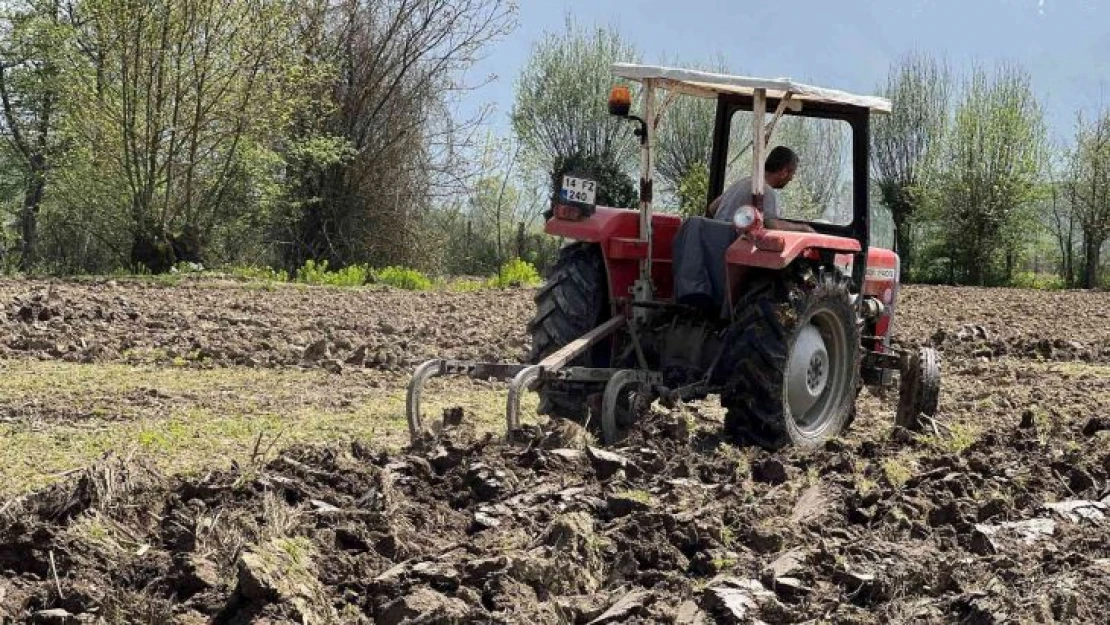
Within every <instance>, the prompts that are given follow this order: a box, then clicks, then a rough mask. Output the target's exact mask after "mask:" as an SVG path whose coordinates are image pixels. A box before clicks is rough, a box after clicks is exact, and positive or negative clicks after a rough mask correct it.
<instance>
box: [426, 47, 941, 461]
mask: <svg viewBox="0 0 1110 625" xmlns="http://www.w3.org/2000/svg"><path fill="white" fill-rule="evenodd" d="M613 72H614V74H615V75H616V76H618V77H620V78H623V79H626V80H628V81H635V82H638V83H640V86H641V98H642V103H641V111H640V116H634V115H631V95H630V92H629V90H628V89H627V87H617V88H615V89H614V90H613V93H612V95H611V96H610V101H609V110H610V113H611V114H613V115H617V116H619V117H622V118H625V119H628V120H630V121H632V122H635V123H636V125H637V127H636V129H635V132H636V134H637V136H639V137H640V142H641V175H640V207H639V210H638V211H636V210H627V209H617V208H607V207H603V206H595V202H594V200H595V198H596V196H597V192H598V188H597V183H596V182H595V181H594V180H593V179H591V178H590V173H589V172H581V173H579V172H570V173H568V175H566V176H564V177H563V185H562V189H561V192H560V193H559V194H558V196H557V197H556V198H555V199H554V200H553V204H552V208H551V210H550V211H549V213H548V220H547V223H546V226H545V230H546V232H547V233H548V234H551V235H554V236H559V237H562V238H564V239H570V240H571V241H572V242H571V243H569V244H568V245H566V246H565V247H563V248H562V250H561V251H560V254H559V258H558V260H557V262H556V263H555V265H554V267H553V268H552V270H551V271H550V273H549V275H548V279H547V282H546V283H545V284H544V286H543V287H542V288H541V289H540V290H539V291H538V292H537V294H536V296H535V301H536V308H537V310H536V315H535V317H534V319H533V320H532V321H531V323H530V324H529V331H530V332H531V335H532V358H531V363H530V364H502V363H475V362H461V361H451V360H432V361H429V362H426V363H424V364H423V365H421V366H420V367H419V368H418V369H417V371H416V373H415V375H414V377H413V380H412V382H411V383H410V385H409V393H408V406H407V410H408V420H409V426H410V433H411V434H412V436H413V437H414V438H415V437H417V436H419V435H420V434H421V433H422V431H423V429H422V426H421V414H420V396H421V391H422V389H423V386H424V383H425V381H426V380H427V379H428V378H430V377H433V376H436V375H448V374H460V375H470V376H472V377H476V378H483V379H491V378H492V379H505V380H508V379H511V380H512V382H511V384H510V388H509V400H508V407H507V411H506V413H507V415H506V416H507V422H508V423H507V425H508V428H509V430H510V431H511V430H513V429H515V428H517V427H518V426H519V412H520V408H519V404H520V396H521V394H522V393H523V392H524V391H525V390H528V389H531V390H535V391H537V392H538V393H539V394H540V398H541V401H540V412H541V413H546V414H551V415H557V416H561V417H566V418H571V419H575V420H578V421H584V422H592V423H595V424H598V425H600V429H601V431H602V434H603V436H604V439H605V441H606V442H607V443H612V442H614V441H616V440H618V438H619V436H620V434H621V431H622V428H624V427H627V426H629V425H631V424H632V423H634V421H635V419H636V416H637V415H638V414H640V413H641V412H642V411H643V410H644V409H645V408H646V407H647V406H650V405H651V403H652V402H654V401H656V400H661V401H662V402H663V403H665V404H667V405H671V404H673V403H675V402H679V401H689V400H694V399H700V398H704V397H707V396H708V395H711V394H716V395H719V397H720V399H721V404H722V406H723V407H724V408H725V410H726V419H725V427H726V429H727V430H728V431H729V432H730V433H732V434H735V435H736V436H738V437H740V438H742V439H744V440H746V441H750V442H753V443H756V444H758V445H761V446H763V447H766V448H770V449H777V448H781V447H784V446H787V445H795V446H799V447H807V448H808V447H815V446H818V445H821V444H823V443H824V442H825V441H826V440H828V439H829V438H831V437H834V436H836V435H838V434H839V433H840V432H841V431H842V430H844V428H845V427H847V426H848V424H849V423H850V422H851V420H852V418H853V416H854V415H855V402H856V396H857V394H858V392H859V390H860V389H861V388H862V386H863V385H864V384H868V385H873V386H888V385H891V384H892V383H893V381H894V377H895V376H894V374H895V373H898V374H899V376H898V377H899V379H900V397H899V404H898V413H897V415H898V416H897V423H898V424H899V425H901V426H904V427H908V428H917V427H919V426H920V425H921V424H922V423H923V422H925V421H926V420H927V419H928V417H929V416H931V415H933V414H935V411H936V408H937V401H938V394H939V386H940V375H939V368H938V367H939V365H938V357H937V354H936V353H935V352H934V351H933V350H932V349H929V348H922V349H919V350H916V351H914V352H913V353H907V352H900V351H898V350H895V349H894V348H892V346H891V331H892V325H893V321H894V311H895V301H896V298H897V295H898V285H899V282H898V276H899V260H898V256H897V254H895V253H894V252H893V251H891V250H888V249H882V248H878V247H872V246H871V245H870V241H871V229H870V210H869V197H870V185H869V181H868V173H869V167H868V165H869V163H868V149H869V145H870V140H869V125H870V117H871V115H872V114H882V113H889V111H890V102H889V101H887V100H885V99H882V98H876V97H868V96H857V95H852V94H849V93H845V92H842V91H836V90H831V89H823V88H818V87H813V86H809V85H804V84H799V83H796V82H793V81H790V80H786V79H771V80H769V79H758V78H749V77H741V76H728V75H722V74H712V73H706V72H700V71H692V70H682V69H672V68H664V67H648V66H641V65H627V64H617V65H615V66H614V68H613ZM664 92H665V94H666V97H665V99H662V101H661V102H660V101H659V100H660V98H659V96H660V95H662V93H664ZM679 95H687V96H694V97H700V98H711V99H713V100H715V101H716V111H717V113H716V123H715V127H714V128H713V149H712V157H711V159H710V162H709V192H708V197H707V198H706V201H707V204H708V203H709V202H710V201H711V200H713V199H715V198H717V197H719V196H720V195H721V194H722V192H723V190H724V187H725V179H726V177H728V176H730V175H731V174H732V173H733V172H732V171H731V168H732V166H733V165H734V164H735V163H736V162H737V160H739V159H740V158H746V159H747V160H748V161H750V173H751V181H752V184H751V187H752V190H753V193H752V194H751V202H750V203H747V204H745V205H744V206H741V207H740V208H739V209H738V210H736V211H735V215H734V217H733V218H732V220H731V223H730V222H725V221H721V220H718V219H713V218H712V217H711V216H708V215H707V216H704V217H703V216H695V217H688V218H685V219H684V218H682V217H680V216H679V215H676V214H670V213H655V212H654V211H653V204H652V201H653V197H652V195H653V184H652V182H653V177H654V171H655V163H654V159H655V157H656V156H655V151H654V143H655V133H656V128H657V126H658V124H659V123H660V121H661V119H662V118H663V117H664V115H665V112H666V109H667V108H668V107H669V106H670V104H671V103H672V101H673V99H674V98H675V97H677V96H679ZM811 121H812V122H814V123H817V124H832V125H835V127H836V128H839V129H841V130H842V133H841V134H842V140H836V141H832V142H826V143H824V144H822V143H820V142H816V143H812V144H813V145H825V146H826V147H827V149H825V150H823V151H824V152H825V153H823V154H804V155H803V158H804V159H805V160H804V161H803V165H802V167H803V168H805V167H806V165H805V163H810V164H812V165H811V171H814V172H815V173H813V174H811V178H814V176H817V178H814V179H813V180H811V181H810V182H809V183H808V186H806V187H805V188H801V189H800V190H799V195H798V196H797V197H794V198H787V202H786V203H787V204H788V205H790V204H794V203H797V204H798V205H799V206H802V205H807V206H809V208H810V210H809V212H808V213H806V214H804V215H798V216H785V217H784V218H783V219H784V220H785V222H786V223H788V224H797V225H800V224H805V225H808V228H797V229H795V228H790V229H783V228H784V226H783V225H782V224H783V223H784V221H779V220H777V221H776V222H775V223H776V224H777V225H778V226H779V227H778V228H777V229H768V228H766V227H764V223H763V207H764V199H765V198H764V192H763V190H764V188H765V187H764V161H765V159H766V154H767V151H768V149H769V147H770V146H771V145H772V138H773V136H774V133H775V131H776V128H777V127H778V126H780V125H784V124H786V123H788V122H789V123H803V122H811ZM707 130H708V129H707ZM811 134H812V133H811ZM744 135H747V137H746V138H745V137H744ZM825 135H828V133H825ZM795 136H800V135H798V134H797V133H795ZM830 136H831V135H830ZM807 145H809V144H807ZM811 147H812V146H811ZM837 163H840V165H837ZM817 165H820V166H817ZM845 178H847V179H848V182H844V180H843V179H845ZM834 179H835V180H834ZM830 180H833V181H839V182H837V183H836V184H830ZM818 191H819V193H818ZM814 198H818V199H817V200H814ZM836 199H839V200H841V201H840V202H839V205H840V206H839V208H834V209H833V210H830V209H829V205H832V204H838V202H836V201H835V200H836ZM791 200H794V201H791ZM815 209H816V210H821V211H823V212H820V213H817V212H814V210H815Z"/></svg>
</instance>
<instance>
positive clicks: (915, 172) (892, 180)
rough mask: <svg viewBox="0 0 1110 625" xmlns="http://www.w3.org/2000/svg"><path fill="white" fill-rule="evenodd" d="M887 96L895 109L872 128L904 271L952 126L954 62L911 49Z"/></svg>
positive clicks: (877, 172)
mask: <svg viewBox="0 0 1110 625" xmlns="http://www.w3.org/2000/svg"><path fill="white" fill-rule="evenodd" d="M882 93H883V95H884V96H886V97H888V98H890V100H891V101H892V104H893V112H892V113H891V114H890V115H877V116H875V117H874V118H873V120H872V128H871V142H872V146H871V170H872V176H873V180H874V182H875V184H877V185H878V187H879V190H880V192H881V194H882V201H883V203H884V204H885V205H886V206H887V207H888V208H889V209H890V212H891V218H892V219H893V221H894V232H895V241H896V245H897V249H898V254H899V256H900V257H901V260H902V277H903V279H905V278H906V277H907V276H909V275H910V270H911V267H912V261H913V251H914V250H913V244H914V241H913V238H912V233H913V230H912V228H911V224H912V221H913V219H914V217H915V215H916V213H917V212H918V211H919V209H920V208H921V207H922V205H923V203H924V202H925V201H926V198H925V191H926V190H927V189H926V188H927V187H928V185H930V184H931V182H932V180H933V177H932V175H931V174H932V173H933V172H935V170H936V167H937V166H938V164H939V163H938V162H937V158H938V157H939V155H940V152H941V150H942V149H943V147H944V146H943V142H944V137H945V132H946V129H947V126H948V116H949V106H950V100H951V93H952V78H951V74H950V73H949V71H948V68H947V67H946V66H944V65H943V64H941V63H938V62H937V61H935V60H934V59H931V58H929V57H927V56H924V55H921V54H911V55H909V56H907V57H905V58H904V59H903V60H902V61H901V62H899V63H898V64H896V65H894V66H892V67H891V69H890V73H889V74H888V76H887V81H886V85H885V86H884V87H883V89H882Z"/></svg>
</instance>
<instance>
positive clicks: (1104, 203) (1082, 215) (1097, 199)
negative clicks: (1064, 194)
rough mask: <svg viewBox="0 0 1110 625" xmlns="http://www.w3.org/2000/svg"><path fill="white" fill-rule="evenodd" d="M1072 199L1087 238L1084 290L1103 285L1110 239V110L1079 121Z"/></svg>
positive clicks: (1083, 276)
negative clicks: (1104, 248)
mask: <svg viewBox="0 0 1110 625" xmlns="http://www.w3.org/2000/svg"><path fill="white" fill-rule="evenodd" d="M1070 165H1071V172H1070V178H1071V179H1070V180H1069V183H1068V199H1069V200H1070V203H1071V207H1072V211H1073V217H1074V219H1075V221H1076V222H1078V225H1079V229H1080V231H1081V232H1082V234H1083V247H1082V249H1083V259H1082V260H1083V267H1082V286H1083V287H1084V288H1088V289H1090V288H1094V287H1096V286H1098V284H1099V269H1100V263H1099V260H1100V257H1101V252H1102V246H1103V244H1104V243H1106V240H1107V239H1108V238H1110V109H1107V110H1104V111H1102V113H1101V114H1100V115H1099V116H1098V117H1097V118H1096V119H1095V120H1094V121H1093V122H1084V120H1083V119H1082V117H1081V118H1080V119H1079V124H1078V128H1077V129H1076V137H1075V148H1074V150H1073V152H1072V154H1071V163H1070Z"/></svg>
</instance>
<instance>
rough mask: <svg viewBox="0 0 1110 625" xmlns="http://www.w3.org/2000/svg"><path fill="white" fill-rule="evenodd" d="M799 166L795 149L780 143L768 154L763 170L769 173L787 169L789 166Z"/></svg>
mask: <svg viewBox="0 0 1110 625" xmlns="http://www.w3.org/2000/svg"><path fill="white" fill-rule="evenodd" d="M797 166H798V155H797V154H795V153H794V150H791V149H790V148H788V147H786V146H783V145H780V146H778V147H776V148H775V149H773V150H771V153H770V154H768V155H767V161H766V162H765V163H764V164H763V171H765V172H767V173H769V174H774V173H778V172H780V171H782V170H784V169H786V168H787V167H797Z"/></svg>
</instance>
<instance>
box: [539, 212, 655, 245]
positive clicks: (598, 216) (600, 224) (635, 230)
mask: <svg viewBox="0 0 1110 625" xmlns="http://www.w3.org/2000/svg"><path fill="white" fill-rule="evenodd" d="M543 230H544V232H546V233H547V234H550V235H554V236H557V237H563V238H566V239H573V240H575V241H585V242H587V243H605V242H607V241H609V240H610V239H613V238H617V237H621V238H634V237H637V236H639V234H640V213H639V211H633V210H625V209H621V208H606V207H602V206H599V207H597V210H596V211H595V212H594V214H592V215H590V216H589V217H587V218H585V219H579V220H570V219H557V218H556V219H549V220H548V221H547V224H545V225H544V228H543Z"/></svg>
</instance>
